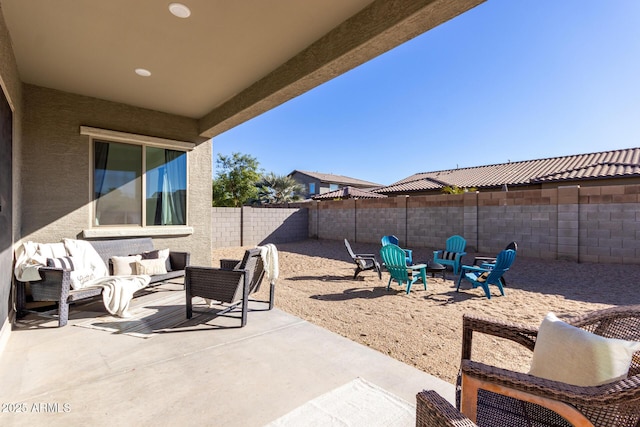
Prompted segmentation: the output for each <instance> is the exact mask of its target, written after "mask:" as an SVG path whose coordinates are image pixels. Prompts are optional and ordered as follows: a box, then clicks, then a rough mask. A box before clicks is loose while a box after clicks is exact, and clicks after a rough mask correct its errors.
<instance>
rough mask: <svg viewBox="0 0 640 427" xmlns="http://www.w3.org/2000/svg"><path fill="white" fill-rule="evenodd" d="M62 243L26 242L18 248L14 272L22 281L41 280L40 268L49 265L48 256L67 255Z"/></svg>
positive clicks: (58, 256)
mask: <svg viewBox="0 0 640 427" xmlns="http://www.w3.org/2000/svg"><path fill="white" fill-rule="evenodd" d="M66 255H67V253H66V250H65V248H64V245H63V244H62V243H36V242H31V241H29V242H24V243H22V244H21V245H20V246H19V247H18V248H17V249H16V266H15V269H14V271H13V272H14V274H15V275H16V279H17V280H19V281H21V282H36V281H38V280H41V279H42V277H40V273H39V272H38V270H39V269H40V267H43V266H46V265H47V258H60V257H63V256H66Z"/></svg>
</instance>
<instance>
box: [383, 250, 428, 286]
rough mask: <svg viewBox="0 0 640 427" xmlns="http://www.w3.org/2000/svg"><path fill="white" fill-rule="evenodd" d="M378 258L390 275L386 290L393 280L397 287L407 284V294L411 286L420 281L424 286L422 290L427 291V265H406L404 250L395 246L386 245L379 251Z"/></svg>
mask: <svg viewBox="0 0 640 427" xmlns="http://www.w3.org/2000/svg"><path fill="white" fill-rule="evenodd" d="M380 256H381V257H382V262H383V263H384V265H385V267H387V271H388V272H389V274H390V275H391V277H389V283H387V290H389V288H390V287H391V281H392V280H395V281H396V282H398V285H400V286H402V285H403V284H404V283H406V284H407V294H409V292H411V285H413V284H414V283H415V282H416V281H417V280H419V279H421V280H422V283H423V284H424V290H425V291H426V290H427V265H426V264H417V265H407V257H406V253H405V251H404V249H402V248H401V247H399V246H397V245H393V244H388V245H385V246H383V247H382V249H380Z"/></svg>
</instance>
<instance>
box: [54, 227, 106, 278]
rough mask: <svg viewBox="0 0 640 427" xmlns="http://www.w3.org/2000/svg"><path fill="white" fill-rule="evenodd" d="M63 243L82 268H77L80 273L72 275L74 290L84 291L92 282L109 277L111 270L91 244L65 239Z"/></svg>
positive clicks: (76, 272) (84, 241)
mask: <svg viewBox="0 0 640 427" xmlns="http://www.w3.org/2000/svg"><path fill="white" fill-rule="evenodd" d="M63 242H64V247H65V248H66V249H67V252H68V253H69V255H70V256H72V257H74V258H75V259H77V260H78V264H80V268H77V270H78V271H73V272H72V274H71V287H72V288H73V289H82V288H84V287H86V286H87V283H90V282H91V280H93V279H99V278H102V277H105V276H108V275H109V269H108V268H107V266H106V265H105V263H104V261H103V260H102V258H100V255H98V252H96V250H95V248H94V247H93V246H92V245H91V243H89V242H88V241H86V240H75V239H63ZM73 273H75V274H73Z"/></svg>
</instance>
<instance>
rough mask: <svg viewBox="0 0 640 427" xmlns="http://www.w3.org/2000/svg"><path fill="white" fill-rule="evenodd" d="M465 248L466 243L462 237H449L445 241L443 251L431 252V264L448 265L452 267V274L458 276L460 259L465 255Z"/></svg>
mask: <svg viewBox="0 0 640 427" xmlns="http://www.w3.org/2000/svg"><path fill="white" fill-rule="evenodd" d="M466 247H467V241H466V240H465V239H464V238H463V237H462V236H458V235H455V236H451V237H449V238H448V239H447V244H446V249H445V250H443V251H433V262H435V263H438V264H442V265H450V266H451V267H453V274H458V273H459V272H460V265H462V257H463V256H465V255H466V254H467V253H466V252H465V249H466Z"/></svg>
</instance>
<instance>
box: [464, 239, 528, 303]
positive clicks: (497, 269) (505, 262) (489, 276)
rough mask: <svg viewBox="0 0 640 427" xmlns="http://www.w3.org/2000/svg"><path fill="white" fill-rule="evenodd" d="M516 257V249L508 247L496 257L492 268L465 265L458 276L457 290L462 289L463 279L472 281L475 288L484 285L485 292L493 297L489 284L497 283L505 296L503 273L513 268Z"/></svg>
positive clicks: (489, 296) (489, 297) (488, 296)
mask: <svg viewBox="0 0 640 427" xmlns="http://www.w3.org/2000/svg"><path fill="white" fill-rule="evenodd" d="M515 259H516V251H514V250H513V249H508V250H504V251H502V252H500V253H499V254H498V257H497V258H496V263H495V264H494V265H493V267H491V268H484V267H478V266H474V265H463V266H462V268H461V270H462V272H461V273H460V277H459V278H458V286H457V287H456V292H458V291H459V290H460V283H461V282H462V279H464V280H467V281H469V282H471V284H472V286H473V287H474V288H477V287H478V286H480V287H482V289H483V290H484V294H485V295H486V296H487V298H488V299H491V292H490V291H489V285H496V286H497V287H498V289H499V290H500V293H501V294H502V296H504V288H503V287H502V275H503V274H504V273H505V272H507V271H508V270H509V268H511V264H513V261H514V260H515Z"/></svg>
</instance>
